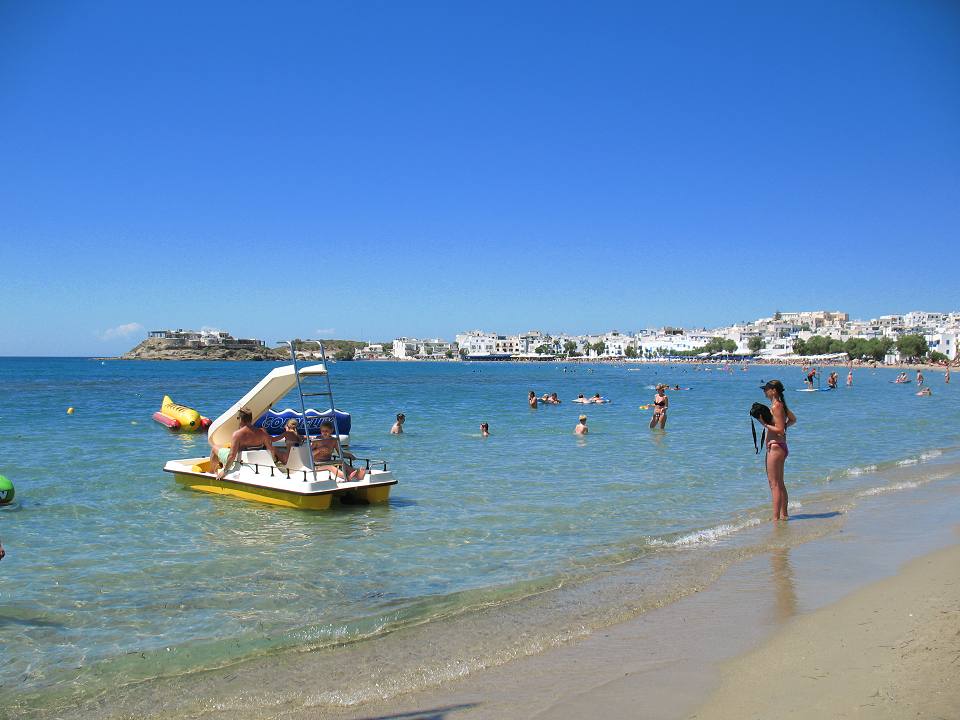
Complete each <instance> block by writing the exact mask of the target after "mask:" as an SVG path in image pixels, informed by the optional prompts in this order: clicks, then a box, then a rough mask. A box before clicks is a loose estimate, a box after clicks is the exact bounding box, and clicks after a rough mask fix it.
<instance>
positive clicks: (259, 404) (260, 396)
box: [163, 353, 397, 510]
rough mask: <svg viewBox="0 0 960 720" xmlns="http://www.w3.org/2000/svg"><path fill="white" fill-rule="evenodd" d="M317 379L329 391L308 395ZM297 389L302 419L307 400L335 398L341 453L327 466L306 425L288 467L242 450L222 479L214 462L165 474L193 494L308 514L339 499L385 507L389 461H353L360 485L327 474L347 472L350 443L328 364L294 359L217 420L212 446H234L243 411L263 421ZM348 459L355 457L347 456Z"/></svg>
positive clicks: (168, 467) (174, 466) (183, 464)
mask: <svg viewBox="0 0 960 720" xmlns="http://www.w3.org/2000/svg"><path fill="white" fill-rule="evenodd" d="M291 354H292V353H291ZM318 379H322V380H324V381H325V383H326V388H327V389H326V391H325V392H304V388H303V383H306V382H307V381H310V380H314V381H315V380H318ZM294 388H296V389H297V391H298V393H299V395H300V404H301V414H300V417H301V418H302V417H310V416H309V415H308V411H307V410H306V408H305V402H304V398H305V397H310V396H327V397H329V399H330V410H331V411H330V413H329V418H330V422H331V423H332V424H333V427H334V432H335V435H334V437H335V438H336V439H337V442H336V447H337V450H336V452H335V454H334V456H333V458H332V460H329V461H327V460H324V461H323V466H322V467H317V466H316V465H315V462H314V458H313V455H312V453H311V452H310V448H311V447H312V445H311V440H312V439H313V438H315V437H317V435H316V434H315V433H314V432H312V429H311V426H310V423H307V424H306V426H305V431H306V432H305V435H306V441H305V442H303V443H302V444H301V445H299V446H297V447H291V448H289V451H290V452H289V457H288V458H287V462H286V463H285V464H282V465H278V464H276V463H274V461H273V454H272V452H271V451H270V450H269V449H267V448H261V449H250V450H243V451H241V452H240V453H239V457H238V459H237V462H235V463H234V464H233V465H232V466H231V467H230V468H227V470H226V472H225V473H224V475H223V477H222V478H218V477H217V471H218V470H219V468H218V467H216V466H215V465H216V463H211V460H210V458H209V457H193V458H185V459H182V460H170V461H168V462H167V463H166V464H165V465H164V467H163V470H164V472H168V473H172V474H173V477H174V480H176V482H177V483H179V484H180V485H183V486H184V487H187V488H190V489H192V490H198V491H201V492H209V493H214V494H218V495H230V496H233V497H238V498H242V499H244V500H253V501H256V502H262V503H267V504H269V505H278V506H281V507H290V508H299V509H303V510H326V509H328V508H329V507H330V506H331V504H332V503H333V502H334V501H335V500H337V501H342V502H346V503H354V504H355V503H378V502H386V501H387V500H388V499H389V497H390V490H391V488H392V487H393V486H394V485H396V484H397V480H396V479H395V478H394V477H393V473H392V472H391V471H390V470H388V469H387V462H386V461H385V460H371V459H369V458H354V459H353V461H352V462H353V463H354V464H355V465H354V466H355V467H361V466H363V467H365V470H366V472H365V473H364V475H363V477H362V478H361V479H358V480H355V481H346V480H344V479H343V478H342V477H341V478H339V480H338V477H337V472H336V471H334V470H331V469H325V468H330V467H331V466H332V467H341V468H342V467H343V466H344V465H345V462H346V461H345V460H344V457H345V456H344V452H343V449H342V444H345V443H341V439H340V438H341V435H340V430H339V428H338V424H339V422H338V420H339V418H340V417H342V415H343V413H339V411H334V410H333V407H334V402H333V392H332V390H331V389H330V381H329V376H328V374H327V368H326V364H325V363H320V364H315V365H308V366H305V367H299V366H298V365H297V361H296V357H295V356H294V357H293V362H292V364H290V365H283V366H281V367H277V368H274V369H273V370H271V371H270V373H268V374H267V375H266V376H265V377H264V378H263V379H262V380H261V381H260V382H259V383H257V384H256V385H255V386H254V387H253V388H252V389H251V390H250V391H249V392H247V394H246V395H244V396H243V397H242V398H240V400H238V401H237V402H235V403H234V404H233V405H232V406H231V407H230V409H229V410H227V411H226V412H225V413H223V414H222V415H221V416H220V417H218V418H217V419H216V420H214V421H213V423H212V424H211V425H210V431H209V439H210V443H211V445H214V446H216V447H220V448H223V447H229V445H230V441H231V439H232V437H233V433H234V432H235V431H236V430H237V429H238V428H239V427H240V422H239V420H238V417H237V415H238V412H239V411H240V409H241V408H245V409H248V410H249V411H250V412H251V414H252V415H253V417H255V418H260V417H262V416H264V415H266V414H267V413H268V412H269V411H271V409H272V407H273V405H274V403H277V402H280V401H281V400H283V398H284V397H285V396H286V395H287V394H288V393H289V392H290V391H291V390H293V389H294ZM346 457H351V456H350V455H349V454H347V455H346ZM361 464H362V465H361Z"/></svg>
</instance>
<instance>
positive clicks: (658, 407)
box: [650, 385, 670, 430]
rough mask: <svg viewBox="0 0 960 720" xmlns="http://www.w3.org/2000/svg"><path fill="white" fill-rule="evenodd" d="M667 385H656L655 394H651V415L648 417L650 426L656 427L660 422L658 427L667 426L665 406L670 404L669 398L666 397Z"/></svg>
mask: <svg viewBox="0 0 960 720" xmlns="http://www.w3.org/2000/svg"><path fill="white" fill-rule="evenodd" d="M666 391H667V386H666V385H657V394H656V395H654V396H653V417H652V418H650V428H651V429H653V428H654V427H656V425H657V423H660V429H661V430H663V429H664V428H665V427H666V426H667V408H668V407H669V406H670V398H668V397H667V392H666Z"/></svg>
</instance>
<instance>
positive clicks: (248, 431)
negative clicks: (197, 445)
mask: <svg viewBox="0 0 960 720" xmlns="http://www.w3.org/2000/svg"><path fill="white" fill-rule="evenodd" d="M237 420H238V421H239V422H240V427H239V429H237V431H236V432H234V433H233V435H232V436H231V437H230V445H229V446H228V447H219V446H217V445H216V444H214V442H213V441H212V440H211V441H210V447H211V449H210V467H211V468H218V469H217V480H222V479H223V476H224V475H225V474H226V472H227V469H228V468H229V467H231V466H232V465H233V463H234V462H235V461H236V459H237V458H238V457H239V456H240V453H241V451H243V450H253V449H255V448H259V447H261V446H263V447H265V448H266V449H267V450H268V451H269V452H270V454H271V455H272V456H273V462H275V463H276V462H277V450H276V448H274V447H273V438H272V437H270V433H268V432H267V431H266V430H264V429H263V428H255V427H253V413H251V412H250V410H248V409H247V408H242V409H241V410H240V412H238V413H237Z"/></svg>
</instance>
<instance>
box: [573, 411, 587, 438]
mask: <svg viewBox="0 0 960 720" xmlns="http://www.w3.org/2000/svg"><path fill="white" fill-rule="evenodd" d="M587 432H589V431H588V430H587V416H586V415H581V416H580V417H579V419H578V420H577V426H576V427H575V428H574V429H573V434H574V435H586V434H587Z"/></svg>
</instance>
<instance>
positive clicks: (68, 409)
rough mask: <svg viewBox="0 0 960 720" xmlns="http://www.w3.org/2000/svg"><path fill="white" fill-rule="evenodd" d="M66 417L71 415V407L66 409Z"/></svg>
mask: <svg viewBox="0 0 960 720" xmlns="http://www.w3.org/2000/svg"><path fill="white" fill-rule="evenodd" d="M67 415H73V408H72V407H68V408H67Z"/></svg>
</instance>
